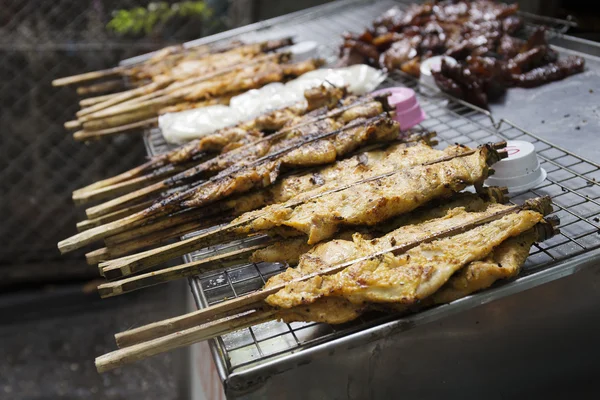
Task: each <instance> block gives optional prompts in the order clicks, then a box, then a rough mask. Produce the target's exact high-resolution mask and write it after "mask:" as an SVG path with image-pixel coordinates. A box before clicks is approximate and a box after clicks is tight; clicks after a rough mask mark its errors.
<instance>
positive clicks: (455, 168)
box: [100, 143, 506, 278]
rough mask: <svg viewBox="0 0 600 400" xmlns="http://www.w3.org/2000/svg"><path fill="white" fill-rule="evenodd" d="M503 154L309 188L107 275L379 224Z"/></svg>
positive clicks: (115, 264) (476, 154)
mask: <svg viewBox="0 0 600 400" xmlns="http://www.w3.org/2000/svg"><path fill="white" fill-rule="evenodd" d="M505 145H506V144H505V143H503V144H501V146H505ZM501 157H506V153H498V152H497V151H496V150H495V149H494V148H493V147H492V146H490V145H488V146H482V147H480V148H479V149H478V150H475V151H470V152H467V153H463V154H461V155H458V156H454V157H447V158H443V159H440V160H437V161H433V162H430V163H428V164H426V165H422V166H416V167H414V168H410V169H407V170H400V171H397V172H392V173H388V174H383V175H380V176H375V177H371V178H368V179H365V180H362V181H358V182H354V183H351V184H348V185H344V186H341V187H337V188H335V189H332V190H329V191H326V192H321V193H316V194H314V195H311V193H308V194H307V195H306V196H301V198H300V199H292V200H290V201H288V202H285V203H283V204H277V205H273V206H268V207H266V208H264V209H261V210H257V211H254V212H250V213H246V214H244V215H243V216H242V217H240V218H238V219H236V220H235V221H233V222H232V223H230V224H228V225H227V226H224V227H222V228H219V229H216V230H214V231H211V232H207V233H204V234H199V235H197V236H195V237H193V238H190V239H186V240H183V241H180V242H178V243H175V244H172V245H167V246H163V247H160V248H157V249H153V250H148V251H145V252H143V253H139V254H137V255H131V256H127V257H123V258H120V259H116V260H111V261H107V262H104V263H102V264H101V265H100V267H101V268H103V271H104V273H105V274H106V276H107V277H109V278H116V277H119V276H124V275H129V274H132V273H135V272H138V271H140V270H143V269H146V268H149V267H150V266H154V265H157V264H160V263H162V262H164V261H167V260H169V259H171V258H174V257H179V256H182V255H183V254H186V253H189V252H190V251H193V250H196V249H199V248H202V247H206V246H209V245H211V244H215V243H218V242H224V241H225V240H230V239H235V238H239V237H240V235H241V236H245V235H247V234H254V233H257V232H261V233H269V234H281V235H283V236H290V235H303V234H306V235H307V236H308V243H309V244H312V243H316V242H317V241H319V240H323V239H327V238H329V237H331V236H332V235H333V234H335V232H336V231H337V230H338V229H339V228H340V227H342V226H356V225H374V224H377V223H379V222H382V221H384V220H386V219H389V218H391V217H394V216H397V215H400V214H403V213H407V212H410V211H412V210H414V209H415V208H417V207H419V206H422V205H424V204H426V203H428V202H429V201H431V200H434V199H436V198H443V197H448V196H450V195H452V194H453V193H455V192H459V191H460V190H462V189H464V188H465V187H467V186H469V185H473V184H474V185H480V184H481V183H482V182H483V181H484V180H485V179H486V178H487V176H488V173H489V165H491V164H493V163H495V162H496V161H498V160H500V159H501ZM349 205H351V206H349ZM340 217H341V218H340ZM290 228H291V229H290ZM317 239H318V240H317Z"/></svg>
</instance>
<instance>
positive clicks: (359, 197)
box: [234, 146, 500, 244]
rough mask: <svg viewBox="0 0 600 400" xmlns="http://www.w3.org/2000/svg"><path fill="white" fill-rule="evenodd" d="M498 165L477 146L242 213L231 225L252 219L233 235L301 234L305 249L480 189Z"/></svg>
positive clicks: (493, 156)
mask: <svg viewBox="0 0 600 400" xmlns="http://www.w3.org/2000/svg"><path fill="white" fill-rule="evenodd" d="M499 159H500V155H499V154H498V153H497V152H496V151H495V150H494V149H493V148H492V147H491V146H483V147H480V148H479V149H478V150H477V151H475V152H474V153H473V154H471V155H467V156H462V157H455V158H452V159H450V160H448V161H441V162H438V163H435V164H431V165H422V166H416V167H414V168H411V169H408V170H401V171H399V172H397V173H393V174H390V175H388V176H385V177H382V178H379V179H375V180H369V181H367V182H363V183H360V184H356V185H353V186H351V187H349V188H345V189H343V190H335V191H331V192H329V193H325V194H322V195H320V196H319V197H317V198H315V199H313V200H309V201H306V202H303V203H301V204H296V203H295V202H294V200H293V199H292V200H290V201H288V202H286V203H283V204H280V205H273V206H269V207H266V208H264V209H261V210H257V211H254V212H251V213H246V214H244V215H243V216H242V217H240V218H238V219H237V220H236V221H234V222H237V223H241V222H243V221H246V220H249V219H250V218H254V219H252V220H250V221H249V222H248V223H247V224H245V225H244V226H242V227H240V228H238V231H239V232H241V233H253V232H260V231H271V230H274V231H275V232H279V233H281V234H285V235H299V234H300V235H302V234H304V235H306V236H307V237H308V243H309V244H313V243H317V242H319V241H321V240H324V239H327V238H330V237H331V236H333V235H334V234H335V233H336V232H337V231H338V229H339V228H341V227H343V226H352V225H375V224H377V223H380V222H382V221H384V220H386V219H389V218H391V217H394V216H397V215H400V214H403V213H407V212H410V211H412V210H414V209H415V208H417V207H419V206H421V205H424V204H426V203H427V202H429V201H431V200H434V199H436V198H440V197H447V196H450V195H451V194H453V193H455V192H459V191H460V190H462V189H464V188H465V187H466V186H469V185H472V184H480V183H481V182H483V181H484V180H485V179H486V178H487V176H488V172H489V165H491V164H493V163H495V162H496V161H498V160H499Z"/></svg>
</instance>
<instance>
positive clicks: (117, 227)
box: [59, 97, 399, 250]
mask: <svg viewBox="0 0 600 400" xmlns="http://www.w3.org/2000/svg"><path fill="white" fill-rule="evenodd" d="M378 99H379V100H374V99H373V98H372V97H367V98H364V99H362V100H356V104H353V103H350V104H348V105H347V107H341V108H339V109H338V110H333V111H330V112H329V113H327V114H325V115H323V116H322V117H319V118H317V119H316V121H314V122H310V123H308V124H306V125H300V126H298V127H295V128H294V127H292V128H290V129H289V130H287V131H280V134H276V135H271V136H269V137H268V138H267V139H265V140H263V141H259V142H256V143H253V144H251V145H249V146H243V147H240V148H238V149H235V150H233V151H231V152H229V153H226V154H223V155H222V156H219V157H217V158H215V159H213V160H210V161H209V162H208V163H204V164H201V165H200V166H197V167H194V168H193V169H190V170H188V171H186V172H184V173H182V174H181V175H179V176H175V177H173V178H171V181H174V182H179V181H184V182H185V181H188V180H189V179H190V178H192V177H202V174H206V173H210V172H211V171H213V172H217V171H219V170H222V171H221V172H220V173H219V174H217V175H215V176H213V177H212V178H210V179H209V180H208V181H206V182H204V183H200V184H198V185H195V186H193V187H192V188H191V189H188V190H182V191H181V192H179V193H176V194H174V195H172V196H170V197H168V198H166V199H163V200H160V201H157V203H155V204H154V205H153V206H151V207H149V208H148V209H146V210H143V211H140V212H137V213H136V214H133V215H130V216H128V217H125V218H123V219H121V220H119V221H114V222H111V223H109V224H107V225H105V226H100V227H95V228H92V229H90V230H88V231H84V232H81V233H79V234H78V235H76V236H74V237H72V238H70V239H67V240H65V241H63V242H61V243H60V244H59V247H60V248H61V249H63V250H66V249H71V250H72V249H74V248H78V247H81V246H83V245H85V244H88V243H91V242H92V241H94V240H97V239H101V238H104V237H107V236H109V235H112V234H116V233H119V232H123V231H125V230H127V229H131V228H132V227H135V226H139V225H140V224H142V222H143V221H144V220H147V219H148V218H150V217H153V216H158V215H165V214H168V213H170V212H173V211H175V210H180V209H182V208H183V207H186V205H185V204H182V202H183V201H185V200H188V199H190V198H192V197H193V196H194V195H197V194H199V195H204V194H206V195H207V194H208V193H209V192H208V191H206V189H211V190H212V192H210V193H211V194H210V200H211V201H212V200H214V199H215V198H223V197H225V196H228V195H230V194H232V193H234V192H237V193H240V192H243V191H247V190H249V189H250V188H252V187H256V186H267V185H269V184H271V183H273V181H274V180H275V178H276V176H277V173H278V171H276V169H277V168H279V167H280V166H284V167H285V166H289V167H290V168H299V167H306V166H314V165H319V164H323V163H331V162H333V161H335V157H337V156H341V155H343V154H347V153H348V152H351V151H354V150H355V149H357V148H358V147H360V146H362V145H365V144H367V143H370V142H374V141H376V140H384V141H389V140H394V139H397V138H398V136H399V129H398V126H397V124H396V123H395V122H393V121H391V120H390V119H389V118H388V117H386V116H385V113H384V114H381V115H379V116H376V117H373V118H369V119H364V118H363V117H361V118H358V117H360V116H362V115H364V117H365V118H368V117H370V116H371V115H377V114H376V113H381V112H382V111H387V110H388V106H387V104H384V103H385V99H386V98H385V97H378ZM351 110H354V111H351ZM358 110H360V111H359V112H358V113H356V112H355V111H358ZM348 118H357V119H356V120H354V121H350V122H349V123H344V122H346V121H347V119H348ZM340 126H341V127H340ZM328 127H330V128H331V129H333V130H328ZM338 127H340V128H338ZM303 149H312V151H315V153H314V154H321V156H320V158H319V159H315V158H313V157H309V155H308V154H307V153H306V152H303ZM259 157H260V158H259ZM236 163H239V164H238V165H235V164H236ZM228 167H229V169H225V170H223V169H224V168H228ZM269 169H270V172H269V176H270V178H269V177H267V181H265V182H261V181H257V180H256V179H253V177H255V176H257V175H256V174H260V173H263V172H265V171H266V170H269ZM232 177H236V179H235V180H237V183H232V184H231V186H230V187H229V188H227V187H224V186H223V184H222V183H223V182H226V181H228V182H230V183H231V182H232V181H234V179H233V178H232ZM242 179H243V180H244V181H243V182H244V185H243V186H241V185H240V183H241V182H242ZM162 184H163V185H166V186H165V187H168V186H167V185H168V183H166V182H164V181H163V183H162ZM146 189H147V191H148V192H152V191H153V190H157V187H156V186H153V187H151V188H146ZM214 189H216V191H215V190H214ZM136 195H137V194H136ZM198 201H204V200H202V197H196V198H195V200H194V203H193V205H197V204H198V203H197V202H198ZM120 205H124V204H120ZM189 205H192V204H188V205H187V206H189ZM111 206H112V205H111ZM96 210H98V213H97V215H91V216H90V217H92V218H95V217H97V216H99V215H102V214H103V213H104V212H113V211H115V209H113V208H111V207H102V208H101V210H99V209H96ZM88 215H89V214H88ZM65 246H66V247H65Z"/></svg>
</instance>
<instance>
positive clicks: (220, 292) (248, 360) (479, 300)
mask: <svg viewBox="0 0 600 400" xmlns="http://www.w3.org/2000/svg"><path fill="white" fill-rule="evenodd" d="M394 4H397V3H396V2H390V1H347V2H338V3H334V4H331V5H327V6H321V7H318V8H314V9H310V10H308V11H306V12H301V13H295V14H292V15H290V16H287V17H280V18H277V19H275V20H270V21H266V22H264V23H260V24H258V25H256V24H255V25H253V26H249V27H244V28H241V29H239V30H234V31H230V32H226V33H224V34H220V35H217V36H215V37H211V38H204V39H201V40H200V41H198V42H195V43H194V44H198V43H199V42H202V43H204V42H211V41H216V40H222V39H228V40H229V39H231V38H232V37H236V36H239V35H241V37H242V38H243V39H244V40H247V41H251V40H260V39H263V38H270V37H281V36H284V35H294V36H296V38H297V40H314V41H317V42H319V43H321V44H322V45H323V46H324V47H325V54H326V55H328V56H329V57H331V59H333V58H334V57H335V52H336V51H337V48H338V45H339V43H340V40H341V39H340V35H341V33H342V32H343V31H346V30H349V31H350V30H351V31H360V30H362V29H364V28H365V27H366V26H367V25H368V24H370V22H371V21H372V19H373V18H374V17H376V16H377V15H379V14H380V13H381V12H383V11H384V10H386V9H388V8H389V7H390V6H392V5H394ZM546 22H547V21H546ZM551 22H552V23H553V24H554V26H553V27H554V28H555V30H554V31H553V37H554V38H560V40H561V41H562V42H563V43H564V42H565V41H567V42H568V37H566V36H563V35H562V34H561V31H564V30H565V29H566V27H567V25H561V22H560V21H558V20H552V21H551ZM585 56H586V57H587V55H585ZM590 60H591V61H594V60H593V59H592V58H590ZM593 65H594V64H593ZM596 67H597V65H596ZM594 73H595V72H594ZM598 81H599V80H598V79H597V80H596V81H595V82H594V83H593V84H594V85H598ZM392 85H393V86H397V85H403V86H408V87H412V88H414V89H415V90H416V91H417V92H418V98H419V101H420V104H421V106H422V107H423V109H424V111H425V112H426V114H427V117H428V118H427V119H426V120H425V121H424V122H423V123H422V124H421V126H422V127H423V128H426V129H431V130H435V131H437V133H438V140H440V147H445V146H446V145H448V144H453V143H461V144H465V145H468V146H476V145H477V144H481V143H485V142H493V141H498V140H502V139H519V140H526V141H529V142H531V143H533V144H534V146H535V147H536V149H537V152H538V156H539V158H540V161H541V163H542V167H543V168H544V169H546V171H547V172H548V178H547V180H546V181H545V182H544V183H543V184H542V185H541V186H540V187H538V188H536V189H535V190H532V191H530V192H528V193H525V194H523V195H520V196H518V197H516V198H514V199H513V201H514V202H517V203H519V202H522V201H523V200H524V199H526V198H530V197H536V196H541V195H550V196H552V198H553V202H554V205H555V210H556V212H555V214H556V215H558V216H559V217H560V218H561V231H562V233H561V234H560V235H558V236H556V237H554V238H552V239H551V240H549V241H547V242H544V243H542V244H540V245H537V246H535V247H534V248H532V252H531V255H530V257H529V259H528V261H527V263H526V265H525V266H524V268H523V272H522V274H521V275H520V277H519V278H517V279H515V280H512V281H510V282H505V283H502V284H498V285H495V286H494V287H493V288H491V289H490V290H487V291H485V292H483V293H479V294H475V295H472V296H469V297H467V298H464V299H461V300H458V301H455V302H453V303H451V304H448V305H444V306H440V307H436V308H434V309H431V310H428V311H425V312H421V313H419V314H415V315H412V316H408V317H403V318H397V317H394V316H387V317H383V318H379V319H371V320H365V319H362V320H360V321H357V322H355V323H352V324H347V325H344V326H329V325H326V324H315V323H293V324H284V323H280V322H269V323H266V324H261V325H258V326H254V327H251V328H248V329H244V330H241V331H238V332H235V333H232V334H229V335H225V336H223V337H220V338H218V339H216V340H213V341H211V343H210V345H211V349H212V352H213V355H214V358H215V362H216V365H217V369H218V371H219V374H220V377H221V379H222V381H223V382H224V385H225V390H226V393H227V394H228V395H229V396H231V397H237V396H241V397H253V396H254V395H256V396H257V398H260V397H261V396H264V395H266V394H269V393H272V392H271V391H270V390H276V388H277V387H278V386H277V384H274V383H271V384H269V383H266V384H265V382H269V380H270V381H271V382H283V381H285V378H282V377H281V375H280V374H282V373H285V372H287V371H291V370H294V369H298V368H299V369H301V370H302V371H303V372H302V374H300V372H298V378H300V377H301V376H302V377H307V376H310V374H307V372H306V368H301V367H302V366H303V365H306V364H308V363H311V362H316V360H317V359H320V357H326V356H327V355H330V356H331V355H333V354H336V353H339V352H340V351H341V352H344V351H350V350H352V351H356V352H358V353H359V354H360V351H361V350H360V349H361V348H364V351H365V352H368V351H372V346H370V345H369V344H370V343H374V342H378V341H382V340H383V341H385V340H389V339H390V338H397V339H398V340H402V337H410V334H409V333H408V331H412V330H414V329H417V328H418V327H420V326H422V325H424V324H427V323H431V322H433V321H439V320H441V319H442V318H445V317H447V316H449V315H453V314H456V313H458V312H461V311H464V310H468V309H472V308H474V307H476V306H478V305H482V304H486V303H488V302H491V301H493V300H498V299H501V298H504V297H506V296H509V295H514V294H516V293H519V292H522V291H524V290H526V289H530V288H533V287H536V286H539V285H542V284H544V283H547V282H550V281H553V280H557V279H559V278H562V277H565V276H568V275H571V274H573V273H575V272H576V271H578V270H580V269H582V268H585V267H587V266H589V265H592V264H594V263H595V262H597V261H598V259H599V258H600V219H599V218H600V186H599V185H598V183H597V182H596V180H599V179H600V166H599V165H598V164H596V163H594V162H592V161H589V160H586V159H584V158H582V157H579V156H577V155H575V154H573V153H571V152H569V151H567V150H566V149H565V148H563V147H559V146H556V145H553V144H551V143H549V142H548V141H546V140H544V139H542V138H541V137H539V136H537V135H535V134H534V133H532V132H529V131H526V130H524V129H522V128H520V127H519V126H517V125H516V124H514V123H512V122H509V121H508V120H506V119H497V118H495V114H491V113H489V112H487V111H484V110H481V109H478V108H475V107H473V106H471V105H469V104H466V103H464V102H462V101H460V100H456V99H452V98H450V97H449V96H446V95H444V94H440V93H433V92H431V91H428V90H422V89H421V88H419V86H418V84H417V82H416V81H415V80H414V79H413V78H412V77H409V76H407V75H405V74H402V73H395V74H392V75H391V76H390V77H389V78H388V80H387V81H386V82H385V83H384V85H383V86H392ZM505 107H507V108H509V107H510V104H506V105H505ZM530 107H531V108H538V107H544V101H543V99H541V100H540V101H538V102H536V103H535V104H530ZM493 111H494V109H493V108H492V112H493ZM561 139H563V140H564V141H565V142H566V141H567V140H568V138H562V137H561ZM561 141H562V140H561ZM599 142H600V140H596V139H593V141H592V142H590V145H592V144H598V143H599ZM146 143H147V145H148V148H149V151H150V152H151V153H158V152H161V151H164V150H166V144H165V143H164V141H163V140H162V137H161V135H160V132H159V131H158V130H156V129H155V130H153V131H150V132H148V133H147V134H146ZM565 147H568V146H565ZM241 245H243V243H242V244H241ZM206 251H216V250H214V249H208V250H203V251H202V253H205V252H206ZM192 260H194V254H191V255H188V256H186V261H192ZM283 268H284V266H283V265H277V264H248V265H240V266H237V267H234V268H229V269H227V270H225V271H222V272H217V273H211V274H207V275H203V276H199V277H195V278H193V279H190V281H189V282H190V286H191V289H192V292H193V294H194V298H195V300H196V302H197V305H198V307H206V306H207V305H211V304H215V303H217V302H219V301H223V300H224V299H227V298H232V297H236V296H239V295H242V294H245V293H248V292H250V291H253V290H256V289H258V288H260V287H261V286H262V285H263V283H264V282H265V280H266V279H268V278H269V277H270V276H272V275H273V274H276V273H278V272H279V271H281V270H282V269H283ZM334 358H335V357H334ZM336 367H338V368H342V369H343V368H348V371H349V372H348V376H350V374H351V373H350V370H351V367H350V366H344V365H339V363H338V364H337V365H336ZM354 367H355V366H354ZM354 367H352V368H354ZM336 374H337V375H340V374H341V375H343V371H342V372H340V371H337V372H336ZM284 375H285V374H284ZM275 376H277V379H275V378H274V377H275ZM271 378H273V379H271ZM314 384H316V383H309V385H314ZM323 384H324V383H323ZM297 386H298V387H300V388H301V387H302V386H301V385H297ZM269 388H271V389H269ZM341 389H342V388H340V390H341ZM279 390H281V387H280V386H279ZM289 397H290V398H296V397H299V398H302V393H297V395H296V396H294V395H292V394H290V396H289ZM342 397H343V396H342ZM358 398H360V397H358Z"/></svg>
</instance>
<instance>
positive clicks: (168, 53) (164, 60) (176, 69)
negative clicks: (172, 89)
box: [125, 39, 292, 81]
mask: <svg viewBox="0 0 600 400" xmlns="http://www.w3.org/2000/svg"><path fill="white" fill-rule="evenodd" d="M290 44H292V41H291V39H280V40H272V41H267V42H262V43H250V44H242V43H239V42H232V43H231V44H230V45H229V46H228V48H224V49H222V51H216V52H211V51H212V50H211V48H210V47H208V46H198V47H194V48H190V49H182V48H181V47H177V46H172V47H169V48H166V49H163V50H162V51H160V52H158V54H156V55H155V56H153V57H152V58H151V59H149V60H148V61H146V62H144V63H143V64H140V65H139V66H137V67H134V68H131V69H129V70H126V71H125V74H126V75H127V76H128V77H129V78H130V79H132V80H146V79H152V80H155V81H159V80H161V79H165V78H176V79H178V80H181V79H185V78H187V77H189V76H191V75H200V74H207V73H210V72H213V71H215V70H218V69H221V68H224V67H228V66H231V65H233V64H236V63H240V62H243V61H248V60H251V59H252V58H254V57H256V56H258V55H260V54H264V53H267V52H270V51H273V50H276V49H278V48H281V47H284V46H289V45H290Z"/></svg>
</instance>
